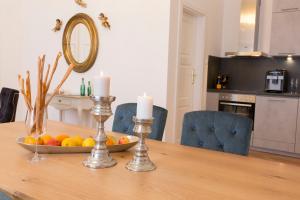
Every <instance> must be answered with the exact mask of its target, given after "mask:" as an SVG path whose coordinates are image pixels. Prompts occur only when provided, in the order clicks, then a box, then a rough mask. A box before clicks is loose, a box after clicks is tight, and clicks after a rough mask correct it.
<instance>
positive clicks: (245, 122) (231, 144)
mask: <svg viewBox="0 0 300 200" xmlns="http://www.w3.org/2000/svg"><path fill="white" fill-rule="evenodd" d="M252 123H253V122H252V120H251V119H249V118H247V117H243V116H240V115H236V114H231V113H226V112H215V111H195V112H190V113H186V114H185V116H184V121H183V129H182V137H181V144H183V145H188V146H194V147H203V148H207V149H212V150H217V151H224V152H229V153H234V154H240V155H248V152H249V146H250V139H251V132H252Z"/></svg>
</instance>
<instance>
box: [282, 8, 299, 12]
mask: <svg viewBox="0 0 300 200" xmlns="http://www.w3.org/2000/svg"><path fill="white" fill-rule="evenodd" d="M296 10H299V8H283V9H281V11H283V12H287V11H296Z"/></svg>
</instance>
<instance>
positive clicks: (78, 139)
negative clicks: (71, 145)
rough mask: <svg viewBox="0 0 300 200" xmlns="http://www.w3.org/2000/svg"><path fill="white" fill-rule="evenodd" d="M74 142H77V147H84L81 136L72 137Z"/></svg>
mask: <svg viewBox="0 0 300 200" xmlns="http://www.w3.org/2000/svg"><path fill="white" fill-rule="evenodd" d="M71 138H72V139H73V140H74V141H76V144H77V145H76V146H82V143H83V138H82V137H81V136H79V135H76V136H74V137H71Z"/></svg>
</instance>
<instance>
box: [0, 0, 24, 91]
mask: <svg viewBox="0 0 300 200" xmlns="http://www.w3.org/2000/svg"><path fill="white" fill-rule="evenodd" d="M20 11H21V6H20V5H19V1H17V0H15V1H3V2H1V6H0V18H1V20H0V27H1V31H0V87H3V86H8V85H6V80H7V79H9V78H10V79H14V80H15V82H12V83H11V84H9V86H10V87H13V88H16V87H17V76H15V77H9V78H8V75H10V74H16V73H15V72H16V71H17V70H18V68H19V67H20V64H21V58H20V57H21V51H20V47H21V46H20V43H21V34H20V21H21V17H20Z"/></svg>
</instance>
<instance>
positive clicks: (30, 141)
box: [24, 136, 35, 144]
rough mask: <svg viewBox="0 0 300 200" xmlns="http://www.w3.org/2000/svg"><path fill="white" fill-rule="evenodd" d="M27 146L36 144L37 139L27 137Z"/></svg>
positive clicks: (25, 141)
mask: <svg viewBox="0 0 300 200" xmlns="http://www.w3.org/2000/svg"><path fill="white" fill-rule="evenodd" d="M24 143H25V144H35V138H34V137H31V136H27V137H26V138H25V140H24Z"/></svg>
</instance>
